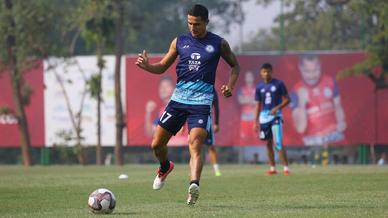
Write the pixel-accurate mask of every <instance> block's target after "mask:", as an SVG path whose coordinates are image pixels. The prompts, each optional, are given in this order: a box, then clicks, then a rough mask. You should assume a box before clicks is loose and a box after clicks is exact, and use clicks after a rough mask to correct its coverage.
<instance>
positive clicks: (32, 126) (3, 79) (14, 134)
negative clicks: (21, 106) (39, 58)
mask: <svg viewBox="0 0 388 218" xmlns="http://www.w3.org/2000/svg"><path fill="white" fill-rule="evenodd" d="M24 82H25V86H27V87H29V88H31V90H32V95H31V97H30V99H29V105H28V106H26V107H25V112H26V116H27V122H28V130H29V134H30V138H31V144H32V146H33V147H42V146H44V116H43V114H44V110H43V108H44V107H43V105H44V104H43V89H44V85H43V62H39V63H37V64H36V65H34V68H33V69H31V70H30V71H29V72H26V73H25V74H24ZM11 85H12V83H11V78H10V76H9V72H7V71H1V72H0V108H3V109H4V108H8V109H9V111H10V113H6V114H4V113H0V147H19V146H20V137H19V136H20V135H19V128H18V124H17V122H18V121H17V119H16V118H15V116H14V111H15V105H14V101H13V97H12V86H11Z"/></svg>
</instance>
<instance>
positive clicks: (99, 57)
mask: <svg viewBox="0 0 388 218" xmlns="http://www.w3.org/2000/svg"><path fill="white" fill-rule="evenodd" d="M97 47H98V48H97V65H98V69H99V72H98V75H99V77H100V79H99V84H98V87H99V88H98V89H99V90H98V95H97V145H96V164H97V165H102V148H101V91H102V90H101V88H102V86H101V85H102V70H103V68H104V63H103V62H104V60H103V57H102V48H101V47H100V46H98V45H97Z"/></svg>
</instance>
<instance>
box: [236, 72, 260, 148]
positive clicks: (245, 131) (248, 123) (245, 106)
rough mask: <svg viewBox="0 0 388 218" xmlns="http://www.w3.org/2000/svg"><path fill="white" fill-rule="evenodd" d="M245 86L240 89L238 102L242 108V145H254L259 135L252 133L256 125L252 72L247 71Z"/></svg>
mask: <svg viewBox="0 0 388 218" xmlns="http://www.w3.org/2000/svg"><path fill="white" fill-rule="evenodd" d="M244 79H245V80H244V82H245V83H244V85H243V86H242V87H241V88H239V90H238V96H237V100H238V103H239V104H240V108H241V116H240V145H249V144H254V142H255V141H256V138H257V135H256V133H255V132H254V131H252V126H253V125H254V124H255V110H256V101H255V88H256V87H255V77H254V75H253V73H252V72H251V71H247V72H246V73H245V77H244Z"/></svg>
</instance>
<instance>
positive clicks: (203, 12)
mask: <svg viewBox="0 0 388 218" xmlns="http://www.w3.org/2000/svg"><path fill="white" fill-rule="evenodd" d="M187 14H188V15H191V16H194V17H201V18H202V19H203V20H204V21H209V11H208V10H207V8H206V7H205V6H203V5H200V4H195V5H194V6H193V7H192V8H190V9H189V11H188V12H187Z"/></svg>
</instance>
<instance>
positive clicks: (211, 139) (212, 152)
mask: <svg viewBox="0 0 388 218" xmlns="http://www.w3.org/2000/svg"><path fill="white" fill-rule="evenodd" d="M213 108H214V116H213V118H214V124H213V126H212V127H211V128H210V131H209V132H208V135H207V138H206V141H205V145H207V148H208V153H209V159H210V162H211V164H212V165H213V169H214V174H215V176H222V174H221V171H220V166H219V165H218V158H217V151H216V148H215V146H214V145H215V140H216V139H215V135H214V134H215V133H217V132H218V131H219V130H220V127H219V116H220V112H219V104H218V95H217V91H216V90H214V98H213Z"/></svg>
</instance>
